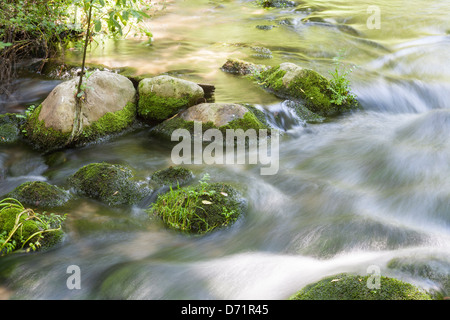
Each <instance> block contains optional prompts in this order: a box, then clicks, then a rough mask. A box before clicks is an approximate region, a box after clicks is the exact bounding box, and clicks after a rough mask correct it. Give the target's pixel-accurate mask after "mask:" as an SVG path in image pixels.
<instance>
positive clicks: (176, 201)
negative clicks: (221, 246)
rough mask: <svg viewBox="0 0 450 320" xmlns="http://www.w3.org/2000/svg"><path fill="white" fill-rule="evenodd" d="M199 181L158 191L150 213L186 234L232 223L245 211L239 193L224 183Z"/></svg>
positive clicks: (202, 231)
mask: <svg viewBox="0 0 450 320" xmlns="http://www.w3.org/2000/svg"><path fill="white" fill-rule="evenodd" d="M200 182H201V183H200V185H191V186H188V187H185V188H176V189H173V190H170V191H168V192H166V193H163V194H160V195H159V196H158V198H157V199H156V201H155V202H154V203H153V204H152V205H151V207H150V209H149V211H148V212H149V214H150V215H154V216H156V217H159V218H160V219H161V220H162V221H163V223H164V224H165V225H166V226H167V227H168V228H170V229H174V230H177V231H181V232H183V233H187V234H206V233H209V232H212V231H213V230H217V229H221V228H224V227H227V226H230V225H232V224H233V223H234V222H235V221H236V220H237V219H238V218H239V217H240V216H241V214H242V213H243V212H244V210H245V200H244V199H243V198H242V196H241V194H240V192H239V191H238V190H237V189H236V188H234V187H232V186H231V185H229V184H226V183H212V184H209V183H206V181H200Z"/></svg>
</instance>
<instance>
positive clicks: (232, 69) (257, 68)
mask: <svg viewBox="0 0 450 320" xmlns="http://www.w3.org/2000/svg"><path fill="white" fill-rule="evenodd" d="M220 69H221V70H222V71H224V72H227V73H231V74H236V75H241V76H245V75H252V74H254V73H258V72H261V71H263V70H265V69H267V67H266V66H263V65H259V64H254V63H251V62H247V61H244V60H240V59H228V60H227V61H226V62H225V63H224V64H223V65H222V67H221V68H220Z"/></svg>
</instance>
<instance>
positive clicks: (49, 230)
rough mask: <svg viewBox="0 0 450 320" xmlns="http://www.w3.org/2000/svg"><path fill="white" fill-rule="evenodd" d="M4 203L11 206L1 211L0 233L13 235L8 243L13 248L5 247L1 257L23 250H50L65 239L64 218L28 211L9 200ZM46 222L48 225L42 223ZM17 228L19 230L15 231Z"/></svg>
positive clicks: (1, 251)
mask: <svg viewBox="0 0 450 320" xmlns="http://www.w3.org/2000/svg"><path fill="white" fill-rule="evenodd" d="M2 203H3V204H5V205H6V204H7V203H10V204H11V205H6V206H2V208H1V209H0V233H6V234H8V235H9V234H11V238H10V240H9V241H8V243H9V245H10V246H12V247H10V248H9V250H8V247H6V246H5V247H3V248H2V250H0V255H3V254H7V253H10V252H12V251H16V250H19V249H22V248H23V249H30V248H31V249H33V250H38V249H39V250H42V249H48V248H50V247H52V246H54V245H56V244H57V243H59V242H60V241H61V240H62V239H63V236H64V232H63V231H62V230H61V225H62V221H63V220H64V217H61V216H59V215H54V214H53V215H51V216H48V215H45V214H39V213H36V212H34V211H30V209H28V210H26V209H25V207H22V206H21V205H20V204H18V203H16V202H15V201H10V200H7V199H5V200H4V201H3V202H2ZM12 205H14V206H12ZM55 217H58V219H55ZM44 220H45V223H46V225H44V224H43V223H42V221H44ZM17 226H19V228H18V229H16V230H15V231H14V229H15V228H16V227H17ZM19 230H20V231H19ZM43 231H45V232H43Z"/></svg>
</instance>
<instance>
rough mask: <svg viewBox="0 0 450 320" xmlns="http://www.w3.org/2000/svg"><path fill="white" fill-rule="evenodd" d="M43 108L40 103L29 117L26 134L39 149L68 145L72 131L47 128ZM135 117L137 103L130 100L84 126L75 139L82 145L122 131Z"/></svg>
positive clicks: (24, 130) (49, 149)
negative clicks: (41, 114) (42, 112)
mask: <svg viewBox="0 0 450 320" xmlns="http://www.w3.org/2000/svg"><path fill="white" fill-rule="evenodd" d="M41 109H42V105H39V106H38V107H37V108H36V109H35V110H34V112H33V113H32V114H31V115H30V116H29V117H28V119H27V121H26V123H25V124H24V126H23V128H22V129H23V132H24V135H25V136H26V137H27V139H28V140H29V141H30V142H31V143H32V145H33V146H34V147H35V148H36V149H39V150H44V151H52V150H57V149H60V148H63V147H65V146H67V144H68V141H69V139H70V136H71V133H70V132H62V131H59V130H55V129H53V128H50V127H48V128H47V127H46V125H45V122H44V121H39V114H40V112H41ZM135 118H136V104H134V103H132V102H129V103H128V104H127V105H126V106H125V107H124V108H123V109H122V110H119V111H116V112H108V113H106V114H104V115H103V116H102V117H101V118H100V119H98V120H97V121H95V122H94V123H93V124H91V125H90V126H87V127H84V128H83V131H82V133H81V134H80V136H79V137H77V138H76V139H75V140H74V141H75V143H76V144H78V145H82V144H84V143H87V142H91V141H95V140H96V139H98V138H101V137H105V136H107V135H110V134H114V133H118V132H121V131H123V130H125V129H126V128H127V127H129V126H130V125H131V124H132V123H133V122H134V121H135Z"/></svg>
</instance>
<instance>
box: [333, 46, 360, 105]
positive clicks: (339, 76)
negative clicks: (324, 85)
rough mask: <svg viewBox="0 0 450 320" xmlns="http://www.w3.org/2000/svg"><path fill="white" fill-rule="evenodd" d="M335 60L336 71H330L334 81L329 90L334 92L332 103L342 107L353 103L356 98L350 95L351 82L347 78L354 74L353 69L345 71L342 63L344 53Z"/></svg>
mask: <svg viewBox="0 0 450 320" xmlns="http://www.w3.org/2000/svg"><path fill="white" fill-rule="evenodd" d="M333 60H334V71H329V73H330V75H331V76H332V79H331V80H330V85H329V86H328V89H329V90H331V92H332V100H331V102H332V103H334V104H336V105H338V106H340V105H345V104H347V103H351V102H353V101H354V100H355V99H356V97H355V96H354V95H353V94H351V93H350V80H348V78H347V76H348V75H349V74H350V73H351V72H353V68H349V69H344V66H343V63H342V61H341V60H342V51H341V52H340V53H339V55H338V56H337V57H334V58H333Z"/></svg>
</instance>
